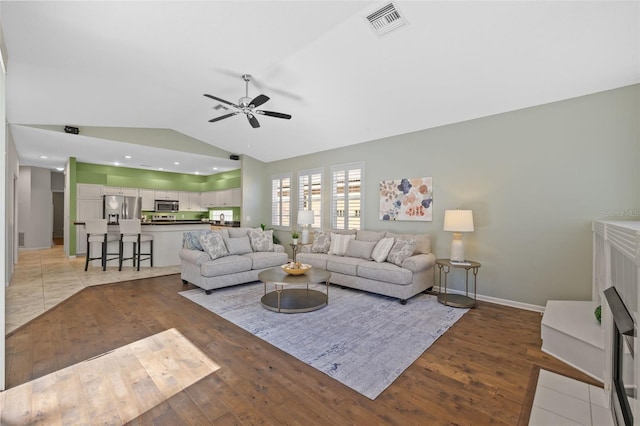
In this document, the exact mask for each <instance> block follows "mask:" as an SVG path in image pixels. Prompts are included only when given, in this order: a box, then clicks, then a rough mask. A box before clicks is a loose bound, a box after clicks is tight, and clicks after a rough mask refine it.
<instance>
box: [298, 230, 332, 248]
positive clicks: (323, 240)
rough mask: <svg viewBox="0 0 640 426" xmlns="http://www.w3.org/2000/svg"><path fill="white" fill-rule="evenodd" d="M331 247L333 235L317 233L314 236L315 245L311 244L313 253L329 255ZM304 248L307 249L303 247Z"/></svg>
mask: <svg viewBox="0 0 640 426" xmlns="http://www.w3.org/2000/svg"><path fill="white" fill-rule="evenodd" d="M329 247H331V234H330V233H328V232H322V231H319V232H316V233H314V234H313V244H311V253H329ZM302 248H306V247H305V246H303V247H302Z"/></svg>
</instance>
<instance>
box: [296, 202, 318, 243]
mask: <svg viewBox="0 0 640 426" xmlns="http://www.w3.org/2000/svg"><path fill="white" fill-rule="evenodd" d="M313 216H314V214H313V210H302V211H299V212H298V225H302V226H303V228H302V239H301V241H300V242H301V243H302V244H309V225H313Z"/></svg>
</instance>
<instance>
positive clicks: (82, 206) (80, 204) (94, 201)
mask: <svg viewBox="0 0 640 426" xmlns="http://www.w3.org/2000/svg"><path fill="white" fill-rule="evenodd" d="M89 219H102V199H101V198H78V199H77V200H76V222H84V221H85V220H89ZM86 252H87V231H86V230H85V227H84V225H77V226H76V254H84V253H86Z"/></svg>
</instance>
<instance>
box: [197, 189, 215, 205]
mask: <svg viewBox="0 0 640 426" xmlns="http://www.w3.org/2000/svg"><path fill="white" fill-rule="evenodd" d="M216 192H218V191H206V192H201V193H200V204H202V206H203V207H206V208H208V207H213V206H214V205H215V200H216Z"/></svg>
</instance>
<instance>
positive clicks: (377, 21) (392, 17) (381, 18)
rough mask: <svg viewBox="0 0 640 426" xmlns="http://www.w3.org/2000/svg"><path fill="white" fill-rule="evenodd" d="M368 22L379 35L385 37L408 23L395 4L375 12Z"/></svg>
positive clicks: (368, 18)
mask: <svg viewBox="0 0 640 426" xmlns="http://www.w3.org/2000/svg"><path fill="white" fill-rule="evenodd" d="M367 20H368V21H369V23H370V24H371V27H372V28H373V30H374V31H375V32H376V33H377V34H378V35H384V34H386V33H388V32H389V31H393V30H395V29H396V28H398V27H401V26H403V25H405V24H406V23H407V21H406V19H404V17H403V16H402V15H400V12H399V11H398V9H397V8H396V6H395V5H394V4H393V3H389V4H388V5H386V6H384V7H383V8H381V9H379V10H377V11H375V12H373V13H372V14H371V15H369V16H367Z"/></svg>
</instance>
